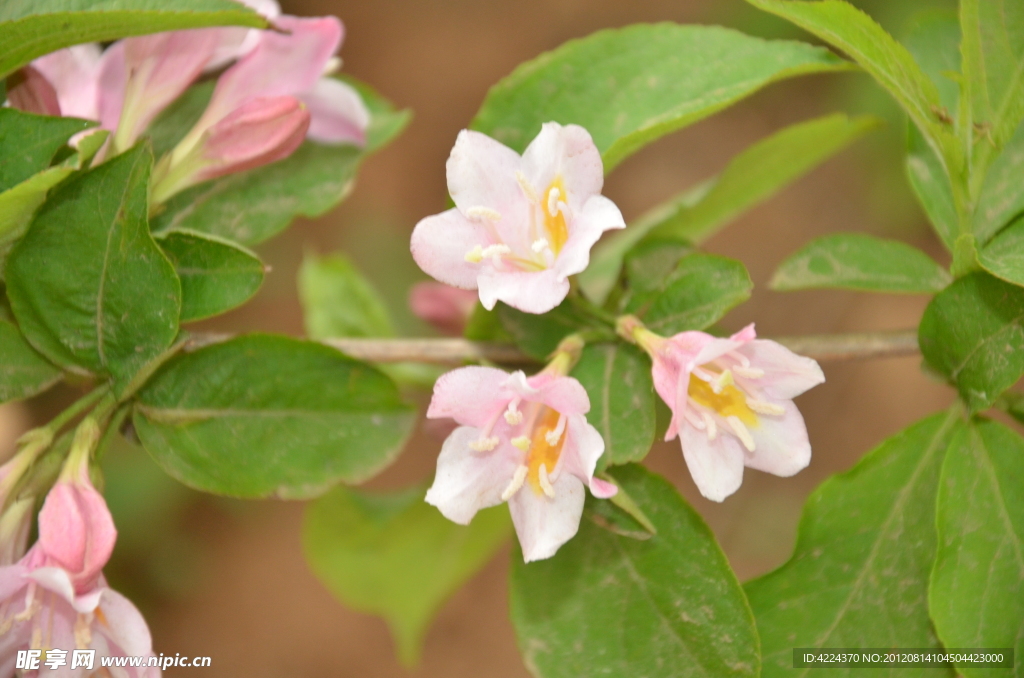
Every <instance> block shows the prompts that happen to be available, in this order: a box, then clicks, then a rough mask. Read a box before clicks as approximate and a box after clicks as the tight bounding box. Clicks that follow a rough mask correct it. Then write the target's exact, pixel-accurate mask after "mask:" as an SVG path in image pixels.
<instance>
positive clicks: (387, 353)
mask: <svg viewBox="0 0 1024 678" xmlns="http://www.w3.org/2000/svg"><path fill="white" fill-rule="evenodd" d="M230 338H231V335H228V334H196V335H193V336H192V338H191V339H190V340H189V341H188V342H187V343H186V345H185V350H187V351H193V350H195V349H197V348H200V347H202V346H206V345H208V344H216V343H220V342H222V341H227V340H228V339H230ZM775 341H777V342H779V343H780V344H782V345H783V346H786V347H787V348H789V349H790V350H791V351H793V352H795V353H799V354H800V355H805V356H807V357H809V358H814V359H815V360H819V361H823V362H824V361H839V360H855V359H860V358H898V357H902V356H910V355H916V354H917V352H918V348H917V332H916V331H915V330H901V331H897V332H861V333H857V334H823V335H808V336H803V337H778V338H776V339H775ZM319 343H321V344H325V345H327V346H331V347H333V348H336V349H338V350H339V351H342V352H343V353H345V354H347V355H349V356H352V357H353V358H358V359H360V360H366V361H369V362H375V363H402V362H419V363H432V364H435V365H461V364H463V363H467V362H480V361H487V362H492V363H500V364H503V365H527V364H530V363H536V362H537V361H536V360H534V359H532V358H530V357H529V356H528V355H526V354H525V353H523V352H522V351H520V350H519V349H518V348H516V346H515V345H514V344H509V343H501V342H485V341H469V340H468V339H341V338H339V339H321V340H319Z"/></svg>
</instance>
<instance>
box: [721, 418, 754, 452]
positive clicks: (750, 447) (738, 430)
mask: <svg viewBox="0 0 1024 678" xmlns="http://www.w3.org/2000/svg"><path fill="white" fill-rule="evenodd" d="M725 420H726V421H727V422H729V428H731V429H732V432H733V433H735V434H736V437H737V438H739V439H740V442H741V443H743V447H745V448H747V452H753V451H754V449H755V448H754V438H753V436H751V435H750V431H749V430H747V427H746V426H744V425H743V422H742V421H740V418H739V417H737V416H736V415H735V414H730V415H729V416H728V417H726V418H725Z"/></svg>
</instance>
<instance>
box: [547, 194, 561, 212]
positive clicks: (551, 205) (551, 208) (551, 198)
mask: <svg viewBox="0 0 1024 678" xmlns="http://www.w3.org/2000/svg"><path fill="white" fill-rule="evenodd" d="M559 195H561V191H559V190H558V189H557V188H552V189H551V190H550V191H548V214H550V215H551V216H553V217H557V216H558V196H559Z"/></svg>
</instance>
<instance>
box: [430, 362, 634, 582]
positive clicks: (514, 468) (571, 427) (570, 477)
mask: <svg viewBox="0 0 1024 678" xmlns="http://www.w3.org/2000/svg"><path fill="white" fill-rule="evenodd" d="M589 410H590V400H589V398H588V397H587V392H586V391H585V390H584V389H583V387H582V386H581V385H580V383H579V382H578V381H576V380H575V379H573V378H572V377H567V376H562V375H561V374H559V373H557V371H553V370H545V371H544V372H541V373H540V374H536V375H534V376H532V377H529V378H528V377H526V375H524V374H523V373H522V372H513V373H512V374H509V373H508V372H505V371H503V370H499V369H495V368H491V367H463V368H461V369H457V370H454V371H452V372H449V373H447V374H445V375H443V376H442V377H441V378H440V379H438V381H437V383H436V384H435V386H434V397H433V399H432V400H431V402H430V408H429V409H428V410H427V417H430V418H439V417H451V418H453V419H455V421H456V422H457V423H458V424H459V425H460V426H459V428H457V429H455V431H454V432H453V433H452V434H451V435H450V436H448V439H447V440H445V442H444V445H443V447H442V449H441V454H440V456H439V457H438V459H437V475H436V476H435V477H434V484H433V486H432V487H431V488H430V490H429V491H428V492H427V497H426V500H427V502H428V503H430V504H433V505H434V506H436V507H438V508H439V509H440V510H441V513H443V514H444V516H445V517H446V518H448V519H449V520H452V521H454V522H456V523H459V524H461V525H466V524H468V523H469V521H470V520H472V518H473V516H474V515H476V512H477V511H479V510H480V509H483V508H487V507H488V506H495V505H497V504H500V503H502V502H505V501H507V502H508V504H509V509H510V510H511V513H512V522H513V523H514V524H515V528H516V534H517V535H518V536H519V543H520V545H521V546H522V548H523V557H524V559H525V560H526V561H527V562H530V561H532V560H539V559H542V558H550V557H551V556H552V555H554V553H555V551H557V550H558V548H559V547H560V546H561V545H562V544H564V543H565V542H567V541H568V540H569V539H571V538H572V537H573V535H575V534H576V531H577V530H578V529H579V523H580V516H582V514H583V501H584V498H585V496H584V489H583V486H584V485H585V484H586V485H589V487H590V491H591V492H592V493H593V494H594V496H597V497H602V498H607V497H610V496H612V495H614V494H615V492H616V490H617V488H616V487H615V486H614V485H612V484H611V483H606V482H604V481H602V480H600V479H598V478H594V468H595V466H596V464H597V460H598V457H600V456H601V454H602V453H603V452H604V441H603V440H602V439H601V435H600V434H599V433H598V432H597V430H596V429H595V428H594V427H593V426H591V425H590V424H588V423H587V419H586V417H585V416H584V415H585V414H586V412H587V411H589Z"/></svg>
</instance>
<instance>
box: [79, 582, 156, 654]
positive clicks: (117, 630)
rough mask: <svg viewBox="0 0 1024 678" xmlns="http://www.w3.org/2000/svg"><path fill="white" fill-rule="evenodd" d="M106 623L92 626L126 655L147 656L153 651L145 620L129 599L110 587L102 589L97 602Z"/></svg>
mask: <svg viewBox="0 0 1024 678" xmlns="http://www.w3.org/2000/svg"><path fill="white" fill-rule="evenodd" d="M99 606H100V609H101V610H102V611H103V616H104V618H106V620H107V625H106V626H105V627H104V626H96V627H94V628H95V629H97V630H98V631H99V632H100V633H102V634H103V635H104V636H106V637H107V638H109V639H110V640H112V641H113V642H114V644H116V645H117V647H118V649H120V650H121V652H122V653H123V654H125V655H128V656H133V655H134V656H147V655H149V654H151V653H152V652H153V639H152V637H151V636H150V633H149V627H148V626H147V625H146V620H145V619H143V617H142V615H141V614H140V613H139V611H138V609H137V608H136V607H135V606H134V605H133V604H132V602H131V601H130V600H128V599H127V598H125V597H124V596H122V595H121V594H120V593H118V592H117V591H114V590H113V589H110V588H104V589H103V596H102V598H101V599H100V603H99Z"/></svg>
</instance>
